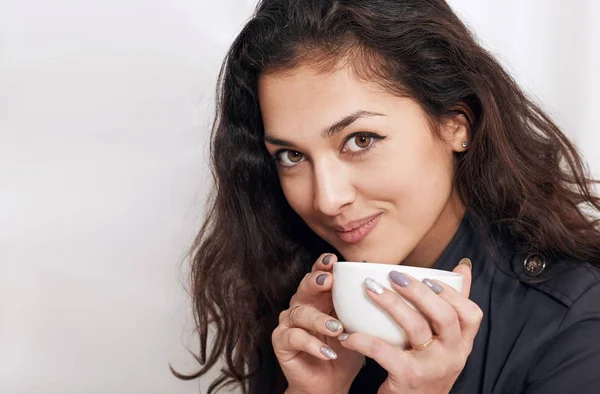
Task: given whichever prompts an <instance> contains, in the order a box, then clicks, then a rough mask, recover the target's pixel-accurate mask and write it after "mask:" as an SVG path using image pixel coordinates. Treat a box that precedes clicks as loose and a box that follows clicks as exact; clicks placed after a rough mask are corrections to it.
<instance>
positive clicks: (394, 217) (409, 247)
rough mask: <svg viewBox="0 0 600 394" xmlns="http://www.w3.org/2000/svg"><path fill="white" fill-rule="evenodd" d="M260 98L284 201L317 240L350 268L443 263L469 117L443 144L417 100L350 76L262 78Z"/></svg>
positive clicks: (305, 71)
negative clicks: (368, 263)
mask: <svg viewBox="0 0 600 394" xmlns="http://www.w3.org/2000/svg"><path fill="white" fill-rule="evenodd" d="M259 100H260V106H261V111H262V117H263V122H264V126H265V145H266V147H267V149H268V151H269V153H270V154H271V155H273V156H274V157H276V159H277V166H278V173H279V178H280V181H281V186H282V188H283V192H284V194H285V197H286V198H287V201H288V203H289V204H290V206H291V207H292V208H293V209H294V211H295V212H296V213H297V214H298V215H299V216H300V217H301V218H302V219H303V220H304V221H305V222H306V224H307V225H308V226H309V227H310V228H311V229H312V230H313V231H314V232H315V233H316V234H317V235H319V236H320V237H321V238H323V239H324V240H325V241H327V242H328V243H329V244H330V245H332V246H333V247H335V249H337V250H338V251H339V252H340V253H341V254H342V255H343V257H344V259H345V260H347V261H362V260H366V261H372V262H377V263H387V264H399V263H406V264H411V265H419V266H431V265H433V264H434V263H435V261H437V258H438V257H439V255H440V254H441V253H442V252H443V250H444V248H445V247H446V246H447V244H448V243H449V241H450V240H451V238H452V236H453V234H454V233H455V231H456V229H457V228H458V225H459V223H460V220H461V218H462V216H463V214H464V208H463V207H462V205H461V203H460V202H459V199H458V198H457V195H456V193H455V191H454V187H453V184H452V179H453V171H454V164H453V163H454V155H453V152H459V151H463V150H465V148H463V147H462V143H463V142H468V131H467V130H468V128H467V124H466V120H465V118H464V116H462V115H457V116H456V117H454V118H452V119H450V120H448V121H447V122H445V123H444V125H443V126H442V133H443V135H444V139H443V140H441V139H439V138H437V137H436V136H434V134H433V133H432V130H431V127H430V125H429V123H428V121H427V118H426V115H425V113H424V112H423V110H422V109H421V108H420V106H419V105H418V104H417V103H416V102H415V101H413V100H410V99H407V98H400V97H397V96H394V95H392V94H389V93H385V92H383V91H382V89H381V88H380V87H379V86H378V85H375V84H371V83H365V82H359V81H358V80H357V79H355V78H354V76H353V74H352V72H351V70H350V69H348V68H344V69H341V70H339V71H335V72H332V73H328V74H318V73H316V72H315V71H314V70H313V69H311V68H310V67H301V68H298V69H295V70H294V71H293V72H292V73H286V74H267V75H263V76H262V77H261V79H260V81H259Z"/></svg>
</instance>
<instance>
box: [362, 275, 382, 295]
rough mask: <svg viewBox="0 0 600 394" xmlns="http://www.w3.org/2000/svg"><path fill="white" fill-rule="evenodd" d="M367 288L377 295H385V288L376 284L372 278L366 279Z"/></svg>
mask: <svg viewBox="0 0 600 394" xmlns="http://www.w3.org/2000/svg"><path fill="white" fill-rule="evenodd" d="M365 286H367V289H369V290H371V291H372V292H373V293H377V294H380V295H381V294H383V286H381V285H380V284H379V283H377V282H375V281H374V280H373V279H371V278H367V279H365Z"/></svg>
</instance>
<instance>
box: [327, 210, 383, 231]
mask: <svg viewBox="0 0 600 394" xmlns="http://www.w3.org/2000/svg"><path fill="white" fill-rule="evenodd" d="M379 215H381V213H376V214H375V215H371V216H367V217H366V218H362V219H358V220H354V221H352V222H348V223H346V224H345V225H343V226H341V225H340V226H333V227H332V228H333V229H334V230H335V231H336V232H340V233H346V232H349V231H352V230H356V229H357V228H359V227H360V226H362V225H363V224H365V223H368V222H370V221H371V220H373V219H375V217H377V216H379Z"/></svg>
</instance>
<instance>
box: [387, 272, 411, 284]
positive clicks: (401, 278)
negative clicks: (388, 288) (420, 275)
mask: <svg viewBox="0 0 600 394" xmlns="http://www.w3.org/2000/svg"><path fill="white" fill-rule="evenodd" d="M390 279H391V280H392V282H394V283H395V284H397V285H398V286H400V287H406V286H408V284H409V283H410V279H408V276H406V275H404V274H403V273H402V272H398V271H391V272H390Z"/></svg>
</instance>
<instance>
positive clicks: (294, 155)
mask: <svg viewBox="0 0 600 394" xmlns="http://www.w3.org/2000/svg"><path fill="white" fill-rule="evenodd" d="M287 158H288V160H289V161H291V162H292V163H300V161H301V160H302V153H300V152H296V151H293V150H291V151H288V153H287Z"/></svg>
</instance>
